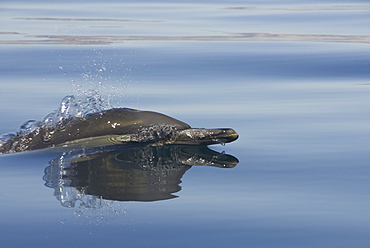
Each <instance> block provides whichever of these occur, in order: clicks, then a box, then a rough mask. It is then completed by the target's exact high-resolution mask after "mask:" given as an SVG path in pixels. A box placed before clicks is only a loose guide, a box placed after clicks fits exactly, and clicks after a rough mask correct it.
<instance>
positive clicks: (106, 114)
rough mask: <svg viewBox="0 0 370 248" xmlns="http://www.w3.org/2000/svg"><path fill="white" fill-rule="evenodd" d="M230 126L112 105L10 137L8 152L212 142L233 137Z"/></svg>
mask: <svg viewBox="0 0 370 248" xmlns="http://www.w3.org/2000/svg"><path fill="white" fill-rule="evenodd" d="M237 138H238V134H237V133H236V132H235V131H234V130H233V129H203V128H191V127H190V126H189V125H188V124H186V123H184V122H182V121H179V120H176V119H174V118H172V117H169V116H167V115H164V114H160V113H156V112H151V111H140V110H135V109H130V108H113V109H109V110H104V111H101V112H97V113H93V114H88V115H86V116H85V117H73V118H70V119H66V120H64V121H63V122H62V123H58V125H57V127H52V128H51V127H40V128H39V129H38V130H37V131H36V132H33V133H30V134H28V135H27V136H26V137H21V138H20V137H18V140H17V137H15V138H14V140H13V142H12V143H11V144H8V148H7V147H6V146H5V147H3V151H2V152H3V153H7V152H6V149H8V150H10V147H11V149H12V152H21V151H31V150H38V149H44V148H51V147H70V148H73V147H104V146H109V145H119V144H144V145H155V146H158V145H169V144H175V145H212V144H223V143H228V142H232V141H234V140H236V139H237Z"/></svg>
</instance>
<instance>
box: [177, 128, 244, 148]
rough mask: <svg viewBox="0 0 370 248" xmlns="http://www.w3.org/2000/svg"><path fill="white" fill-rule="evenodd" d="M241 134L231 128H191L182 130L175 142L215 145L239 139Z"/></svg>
mask: <svg viewBox="0 0 370 248" xmlns="http://www.w3.org/2000/svg"><path fill="white" fill-rule="evenodd" d="M238 137H239V135H238V134H237V133H236V132H235V130H233V129H231V128H217V129H204V128H191V129H185V130H181V131H179V133H178V137H177V139H176V141H174V144H183V145H213V144H224V143H229V142H232V141H234V140H236V139H238Z"/></svg>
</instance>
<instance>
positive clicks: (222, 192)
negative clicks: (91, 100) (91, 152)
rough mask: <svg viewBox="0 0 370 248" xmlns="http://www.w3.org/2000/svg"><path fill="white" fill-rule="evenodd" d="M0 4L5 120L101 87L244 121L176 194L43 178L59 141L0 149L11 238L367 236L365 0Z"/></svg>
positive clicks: (141, 102)
mask: <svg viewBox="0 0 370 248" xmlns="http://www.w3.org/2000/svg"><path fill="white" fill-rule="evenodd" d="M1 5H2V8H1V15H0V21H1V23H3V25H2V27H1V28H0V58H1V59H0V75H1V76H0V86H1V87H0V105H1V108H0V116H1V118H0V133H6V132H14V131H17V130H18V128H19V126H20V125H21V124H22V123H23V122H25V121H27V120H30V119H35V120H41V119H42V118H43V117H44V116H45V115H47V114H48V113H50V112H52V111H53V110H55V109H57V108H58V106H59V104H60V101H61V99H62V98H63V97H64V96H66V95H76V96H83V95H84V94H86V92H88V90H96V91H97V92H99V94H101V96H102V97H103V98H104V99H105V100H106V101H107V102H109V104H111V105H112V106H114V107H130V108H137V109H143V110H152V111H157V112H161V113H164V114H167V115H170V116H172V117H174V118H177V119H179V120H182V121H184V122H186V123H189V124H190V125H191V126H192V127H205V128H217V127H231V128H233V129H235V130H236V131H237V132H238V133H239V135H240V137H239V139H238V140H237V141H235V142H233V143H230V144H227V145H226V146H221V145H218V146H212V147H211V148H212V149H213V150H215V151H217V152H223V151H224V152H225V153H226V154H231V155H233V156H234V157H236V158H237V159H238V160H239V164H238V165H236V166H235V167H234V168H216V167H212V166H193V167H191V168H190V169H188V170H187V171H186V172H185V173H184V174H183V176H182V178H181V181H182V183H181V184H180V186H181V190H180V191H178V192H176V193H174V195H176V196H178V197H177V198H173V199H169V200H157V201H152V202H140V201H109V200H101V205H99V206H100V207H99V208H96V209H92V208H87V207H86V206H85V207H84V206H80V202H77V203H76V205H75V207H71V208H67V207H63V206H62V205H61V202H60V201H59V200H58V199H57V196H56V195H54V194H56V193H55V192H56V191H55V190H54V189H53V188H50V187H46V186H45V185H44V184H45V180H44V179H43V177H44V175H45V168H47V167H48V166H49V165H50V161H52V160H53V159H55V158H57V157H58V156H59V155H60V154H59V153H58V152H56V151H41V152H30V153H19V154H10V155H0V196H1V199H2V201H1V204H0V217H1V219H2V221H1V224H0V228H1V232H0V241H1V244H2V245H3V246H4V247H23V246H24V244H27V246H28V247H47V246H52V247H68V246H69V247H86V246H90V247H99V246H107V245H108V246H127V247H367V246H369V245H370V235H369V233H370V224H369V223H370V211H369V204H370V197H369V189H370V183H369V176H370V167H369V161H370V151H369V147H370V146H369V145H370V126H369V123H370V109H369V106H370V97H369V95H370V81H369V80H370V70H369V68H370V46H369V43H370V34H369V29H368V27H369V24H370V5H369V4H368V2H367V1H355V2H353V1H340V2H338V1H336V2H334V1H305V2H304V3H301V2H300V1H281V2H279V3H276V2H273V1H263V2H261V1H247V2H246V1H231V2H228V3H223V2H210V1H206V2H202V3H201V4H198V3H189V2H176V3H172V2H170V1H162V2H157V3H153V2H148V1H140V2H125V1H109V2H104V3H99V2H95V3H90V2H89V3H87V1H77V2H76V1H73V2H70V3H55V2H52V1H49V2H42V1H31V2H21V1H6V2H4V3H2V4H1Z"/></svg>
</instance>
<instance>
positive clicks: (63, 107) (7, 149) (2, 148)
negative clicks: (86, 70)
mask: <svg viewBox="0 0 370 248" xmlns="http://www.w3.org/2000/svg"><path fill="white" fill-rule="evenodd" d="M109 108H111V106H110V104H109V103H107V102H106V101H104V100H103V98H102V97H101V95H100V94H99V93H98V92H96V91H95V90H90V91H88V92H86V95H85V96H84V97H75V96H73V95H69V96H66V97H64V98H63V100H62V102H61V103H60V105H59V108H58V109H56V110H55V111H53V112H51V113H50V114H48V115H46V116H45V117H44V118H43V119H42V120H41V121H36V120H28V121H26V122H25V123H23V124H22V125H21V126H20V128H19V130H18V131H17V132H16V133H6V134H3V135H1V136H0V154H2V153H14V152H19V151H24V150H26V149H27V145H28V144H29V143H30V141H31V140H32V139H33V138H34V137H35V136H36V135H38V134H39V132H40V129H44V130H46V131H45V133H44V135H43V139H44V141H48V140H50V139H51V138H52V137H53V135H54V133H55V132H56V131H61V130H63V129H64V128H65V125H66V124H67V123H68V122H69V121H70V120H71V119H73V118H76V117H81V118H83V117H85V116H87V115H88V114H92V113H96V112H100V111H103V110H107V109H109Z"/></svg>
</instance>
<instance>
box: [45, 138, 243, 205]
mask: <svg viewBox="0 0 370 248" xmlns="http://www.w3.org/2000/svg"><path fill="white" fill-rule="evenodd" d="M61 161H67V162H61ZM237 163H238V160H237V159H236V158H235V157H233V156H231V155H227V154H223V153H218V152H216V151H213V150H210V149H209V148H208V147H206V146H184V145H171V146H149V147H148V146H147V147H137V148H130V149H123V150H121V151H114V152H109V153H101V154H94V155H87V156H81V157H77V156H74V157H72V158H71V159H68V157H67V158H66V157H63V158H61V157H58V158H56V159H54V160H53V161H52V162H51V165H50V166H49V167H47V168H46V169H45V176H44V180H45V181H46V183H45V185H46V186H48V187H52V188H55V194H56V196H57V197H58V199H59V200H60V201H61V202H62V204H63V205H64V206H74V202H75V201H76V200H77V199H68V195H73V194H71V193H70V191H68V194H66V195H64V196H61V195H60V194H62V193H63V189H64V191H66V188H71V187H73V188H75V189H77V191H78V192H80V193H79V194H75V195H80V194H81V193H83V194H85V195H94V196H97V197H98V198H100V199H107V200H117V201H157V200H165V199H171V198H174V197H176V196H174V195H172V193H175V192H178V191H180V190H181V187H180V186H179V184H180V183H181V177H182V176H183V174H184V173H185V172H186V171H187V170H188V169H190V168H191V166H192V165H204V166H216V167H222V168H232V167H234V166H236V165H237ZM79 199H80V200H81V196H80V197H79Z"/></svg>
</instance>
